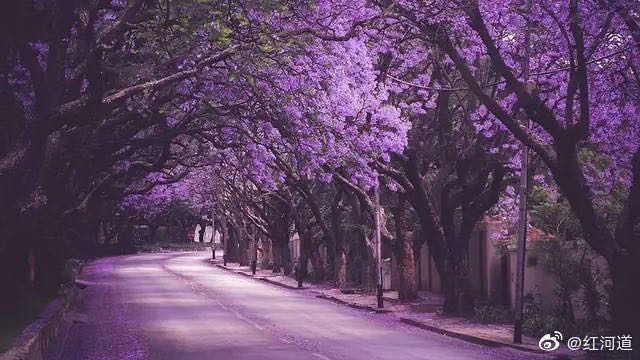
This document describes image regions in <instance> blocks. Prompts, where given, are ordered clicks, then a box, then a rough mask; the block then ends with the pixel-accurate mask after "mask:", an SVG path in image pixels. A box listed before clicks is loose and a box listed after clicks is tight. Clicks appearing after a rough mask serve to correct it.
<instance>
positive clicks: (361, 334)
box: [47, 252, 546, 360]
mask: <svg viewBox="0 0 640 360" xmlns="http://www.w3.org/2000/svg"><path fill="white" fill-rule="evenodd" d="M209 257H210V253H209V252H201V253H169V254H166V253H165V254H140V255H131V256H120V257H111V258H104V259H100V260H97V261H95V262H93V263H92V264H91V265H89V266H88V267H87V268H85V271H84V273H83V279H84V280H86V281H87V283H88V284H89V286H88V287H87V288H86V289H85V290H83V292H84V294H83V295H82V297H81V300H80V301H79V303H78V304H77V305H75V306H74V308H73V309H72V311H71V312H70V315H69V316H68V320H67V321H66V322H65V324H64V326H63V327H62V329H61V331H60V333H59V335H58V337H57V338H56V339H55V340H54V341H53V344H52V346H51V348H50V351H49V353H48V356H47V359H172V360H173V359H296V360H303V359H314V360H318V359H324V360H326V359H335V360H338V359H362V360H373V359H394V360H398V359H435V360H445V359H452V360H453V359H455V360H459V359H474V360H476V359H491V360H499V359H543V358H546V357H543V356H540V355H535V354H529V353H524V352H519V351H517V350H513V349H508V348H488V347H484V346H480V345H475V344H470V343H467V342H464V341H461V340H457V339H452V338H448V337H446V336H442V335H439V334H435V333H432V332H429V331H425V330H421V329H417V328H413V327H411V326H408V325H405V324H401V323H399V322H398V321H396V320H394V319H393V318H392V316H391V315H386V314H369V313H367V312H365V311H361V310H356V309H351V308H349V307H346V306H344V305H339V304H335V303H332V302H329V301H326V300H323V299H317V298H315V297H314V296H313V295H312V294H311V293H309V292H306V291H295V290H289V289H284V288H280V287H277V286H273V285H271V284H268V283H264V282H261V281H256V280H253V279H249V278H245V277H243V276H241V275H237V274H232V273H229V272H227V271H225V270H222V269H219V268H217V267H214V266H212V265H211V264H209V262H208V258H209Z"/></svg>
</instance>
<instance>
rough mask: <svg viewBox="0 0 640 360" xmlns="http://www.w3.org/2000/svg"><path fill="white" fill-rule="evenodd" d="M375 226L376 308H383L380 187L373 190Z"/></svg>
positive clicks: (377, 186)
mask: <svg viewBox="0 0 640 360" xmlns="http://www.w3.org/2000/svg"><path fill="white" fill-rule="evenodd" d="M375 226H376V236H375V238H376V255H377V260H378V271H377V272H378V294H377V298H378V308H379V309H382V308H383V307H384V299H383V297H382V241H381V238H380V186H379V185H376V188H375Z"/></svg>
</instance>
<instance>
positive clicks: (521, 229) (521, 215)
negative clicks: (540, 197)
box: [513, 0, 535, 344]
mask: <svg viewBox="0 0 640 360" xmlns="http://www.w3.org/2000/svg"><path fill="white" fill-rule="evenodd" d="M530 17H531V0H525V7H524V18H525V31H524V57H523V61H522V76H523V78H524V83H525V86H526V89H527V92H528V93H529V94H531V93H532V92H533V90H534V89H535V83H533V82H531V81H530V80H529V76H530V69H529V59H530V57H531V19H530ZM520 113H521V114H522V119H523V122H524V123H525V126H527V128H529V120H528V116H527V115H526V114H525V113H524V110H522V109H521V110H520ZM520 148H521V149H520V151H521V160H520V162H521V170H520V188H519V191H518V200H519V209H518V245H517V246H518V247H517V254H516V256H517V268H516V298H515V316H514V324H513V342H514V343H516V344H521V343H522V313H523V298H524V266H525V264H524V263H525V252H526V248H527V195H528V188H529V171H528V170H529V148H528V147H527V145H526V144H525V143H522V144H521V146H520Z"/></svg>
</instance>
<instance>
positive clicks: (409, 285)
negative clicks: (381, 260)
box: [393, 197, 418, 302]
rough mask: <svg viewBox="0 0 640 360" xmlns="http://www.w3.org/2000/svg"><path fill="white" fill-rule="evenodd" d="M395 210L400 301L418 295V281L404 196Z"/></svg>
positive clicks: (395, 250)
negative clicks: (407, 224) (407, 226)
mask: <svg viewBox="0 0 640 360" xmlns="http://www.w3.org/2000/svg"><path fill="white" fill-rule="evenodd" d="M393 210H394V214H393V218H394V222H395V230H396V238H395V244H394V245H395V246H394V247H393V250H394V253H395V255H396V261H397V262H398V272H399V286H398V299H399V300H400V302H408V301H412V300H415V299H416V298H417V297H418V282H417V277H416V264H415V257H414V252H413V241H412V240H413V239H412V238H411V237H407V236H406V235H407V233H406V206H405V201H404V199H403V198H402V197H400V198H399V199H398V206H397V207H395V208H394V209H393Z"/></svg>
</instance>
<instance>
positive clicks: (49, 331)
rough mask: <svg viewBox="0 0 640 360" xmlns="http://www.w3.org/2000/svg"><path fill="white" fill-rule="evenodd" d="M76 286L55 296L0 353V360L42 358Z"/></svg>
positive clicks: (72, 298) (69, 303)
mask: <svg viewBox="0 0 640 360" xmlns="http://www.w3.org/2000/svg"><path fill="white" fill-rule="evenodd" d="M79 291H80V290H79V289H78V288H77V287H76V286H73V287H71V288H70V290H69V291H68V292H67V293H65V294H64V295H63V296H61V297H59V298H56V299H54V300H52V301H51V303H50V304H49V305H48V306H47V307H46V308H45V310H44V311H43V312H42V313H40V315H39V316H38V318H37V319H36V320H35V321H34V322H32V323H31V324H30V325H29V326H27V327H26V328H25V329H24V330H23V331H22V333H21V334H20V336H18V338H17V339H15V340H14V342H13V345H12V347H11V348H10V349H9V350H7V351H6V352H4V353H2V354H0V360H32V359H43V358H44V355H45V354H46V351H47V348H48V345H49V343H50V342H51V340H52V339H53V338H54V337H55V336H56V335H57V333H58V328H59V327H60V324H61V323H62V321H63V320H64V317H65V314H66V313H67V310H68V309H69V307H70V306H71V304H72V303H73V301H74V300H75V299H76V298H77V297H78V294H79Z"/></svg>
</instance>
